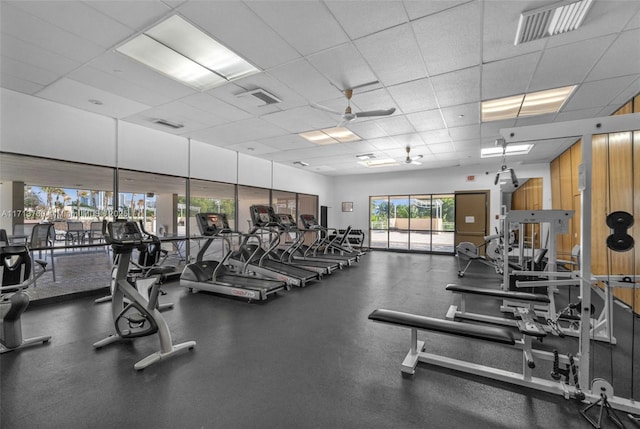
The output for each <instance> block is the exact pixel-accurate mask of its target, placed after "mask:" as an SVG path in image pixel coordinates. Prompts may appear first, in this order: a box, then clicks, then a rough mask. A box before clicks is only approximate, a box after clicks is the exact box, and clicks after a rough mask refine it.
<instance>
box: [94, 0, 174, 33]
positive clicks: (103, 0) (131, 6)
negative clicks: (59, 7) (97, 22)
mask: <svg viewBox="0 0 640 429" xmlns="http://www.w3.org/2000/svg"><path fill="white" fill-rule="evenodd" d="M165 3H166V2H162V1H160V0H145V1H113V0H90V1H87V2H85V4H86V5H87V6H89V7H91V8H93V9H96V10H98V11H100V12H101V13H103V14H105V15H107V16H109V17H111V18H112V19H114V20H116V21H118V22H120V23H122V24H124V25H126V26H127V27H129V28H131V29H144V28H146V27H148V26H150V25H152V24H154V23H155V22H156V21H158V20H159V19H160V18H161V17H163V16H164V15H167V14H168V13H169V12H170V11H171V8H170V7H168V6H167V5H166V4H165Z"/></svg>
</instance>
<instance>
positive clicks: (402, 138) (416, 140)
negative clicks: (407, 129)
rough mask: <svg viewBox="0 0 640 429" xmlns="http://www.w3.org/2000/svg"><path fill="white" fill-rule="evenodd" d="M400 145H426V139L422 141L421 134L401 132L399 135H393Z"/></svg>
mask: <svg viewBox="0 0 640 429" xmlns="http://www.w3.org/2000/svg"><path fill="white" fill-rule="evenodd" d="M391 138H392V139H393V140H394V141H395V142H396V143H398V145H400V146H402V147H407V146H410V147H412V148H413V149H415V148H418V147H421V146H424V141H422V137H420V134H417V133H412V134H401V135H397V136H393V137H391Z"/></svg>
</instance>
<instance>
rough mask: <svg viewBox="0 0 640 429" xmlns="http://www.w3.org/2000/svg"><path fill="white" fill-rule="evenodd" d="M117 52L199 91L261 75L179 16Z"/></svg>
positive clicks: (150, 30)
mask: <svg viewBox="0 0 640 429" xmlns="http://www.w3.org/2000/svg"><path fill="white" fill-rule="evenodd" d="M116 51H118V52H120V53H122V54H124V55H127V56H129V57H131V58H133V59H134V60H136V61H139V62H141V63H142V64H144V65H146V66H148V67H151V68H153V69H155V70H157V71H159V72H160V73H163V74H165V75H167V76H169V77H171V78H173V79H176V80H178V81H180V82H182V83H184V84H186V85H189V86H191V87H192V88H195V89H197V90H199V91H206V90H208V89H211V88H214V87H216V86H219V85H222V84H224V83H226V82H227V81H231V80H235V79H239V78H241V77H245V76H249V75H252V74H254V73H258V72H259V71H260V70H258V69H257V68H256V67H254V66H253V65H251V64H249V63H248V62H247V61H245V60H244V59H242V58H240V57H239V56H238V55H237V54H235V53H234V52H232V51H231V50H229V49H228V48H227V47H225V46H223V45H221V44H220V43H218V42H217V41H215V40H214V39H212V38H211V37H209V36H208V35H207V34H205V33H204V32H202V31H201V30H199V29H198V28H196V27H194V26H193V25H191V24H190V23H188V22H187V21H185V20H184V19H183V18H181V17H180V16H178V15H173V16H171V17H169V18H168V19H166V20H164V21H162V22H161V23H159V24H157V25H156V26H154V27H152V28H150V29H149V30H147V31H145V32H144V33H142V34H140V35H138V36H137V37H135V38H133V39H131V40H129V41H128V42H126V43H125V44H123V45H122V46H120V47H119V48H117V49H116Z"/></svg>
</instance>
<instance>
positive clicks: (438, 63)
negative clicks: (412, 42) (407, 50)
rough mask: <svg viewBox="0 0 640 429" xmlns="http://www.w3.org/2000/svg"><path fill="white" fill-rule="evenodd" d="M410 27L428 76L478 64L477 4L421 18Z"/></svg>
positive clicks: (479, 17)
mask: <svg viewBox="0 0 640 429" xmlns="http://www.w3.org/2000/svg"><path fill="white" fill-rule="evenodd" d="M412 25H413V29H414V31H415V35H416V40H417V41H418V45H419V46H420V50H421V51H422V56H423V57H424V60H425V63H426V66H427V71H428V73H429V75H430V76H434V75H438V74H442V73H446V72H449V71H452V70H458V69H463V68H466V67H471V66H475V65H479V64H480V63H481V52H482V51H481V49H480V48H481V41H482V37H481V34H482V31H481V29H482V9H481V4H480V3H479V2H472V3H467V4H464V5H460V6H457V7H454V8H452V9H447V10H445V11H443V12H440V13H437V14H435V15H430V16H426V17H424V18H420V19H418V20H416V21H413V23H412ZM462 29H464V31H462Z"/></svg>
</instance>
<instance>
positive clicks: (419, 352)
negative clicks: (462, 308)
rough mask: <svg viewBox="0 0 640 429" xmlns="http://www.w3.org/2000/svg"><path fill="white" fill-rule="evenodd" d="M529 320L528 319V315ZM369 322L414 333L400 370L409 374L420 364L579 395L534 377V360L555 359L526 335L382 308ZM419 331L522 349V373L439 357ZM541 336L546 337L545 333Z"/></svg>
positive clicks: (572, 389)
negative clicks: (426, 346)
mask: <svg viewBox="0 0 640 429" xmlns="http://www.w3.org/2000/svg"><path fill="white" fill-rule="evenodd" d="M525 317H526V316H525ZM369 320H373V321H374V322H380V323H386V324H390V325H394V326H398V327H401V328H409V329H410V330H411V344H410V349H409V352H408V353H407V355H406V357H405V358H404V360H403V361H402V365H401V367H400V370H401V371H402V372H403V373H405V374H411V375H413V374H415V369H416V366H417V364H418V362H424V363H427V364H430V365H435V366H441V367H444V368H448V369H453V370H456V371H460V372H465V373H469V374H474V375H480V376H483V377H487V378H491V379H493V380H498V381H503V382H507V383H512V384H517V385H519V386H524V387H530V388H535V389H539V390H543V391H546V392H549V393H555V394H561V395H563V396H565V397H566V398H568V397H569V396H571V395H572V394H575V387H574V386H570V385H567V384H565V383H561V382H557V381H554V380H545V379H541V378H536V377H533V376H532V368H534V367H535V364H534V361H533V357H534V356H535V357H539V358H542V359H544V360H550V361H553V359H554V356H553V355H552V354H551V353H549V352H545V351H541V350H532V348H531V339H532V337H533V336H532V335H530V334H527V333H524V332H523V333H524V335H523V337H522V339H516V338H515V337H514V332H513V331H512V330H509V329H506V328H502V327H494V326H483V325H473V324H467V323H460V322H455V321H452V320H442V319H434V318H432V317H425V316H420V315H416V314H410V313H403V312H400V311H394V310H385V309H378V310H375V311H373V312H372V313H371V314H370V315H369ZM418 331H432V332H437V333H440V334H445V335H454V336H459V337H465V338H470V339H473V340H482V341H489V342H493V343H498V344H503V345H507V346H515V347H517V348H521V349H522V356H523V359H522V362H523V364H522V373H516V372H511V371H506V370H503V369H500V368H495V367H490V366H485V365H479V364H476V363H473V362H468V361H464V360H459V359H454V358H450V357H446V356H439V355H436V354H433V353H427V352H425V345H426V343H425V342H424V341H420V340H418ZM541 335H545V334H544V333H542V334H541ZM559 362H561V363H568V362H569V357H568V356H566V355H559Z"/></svg>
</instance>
